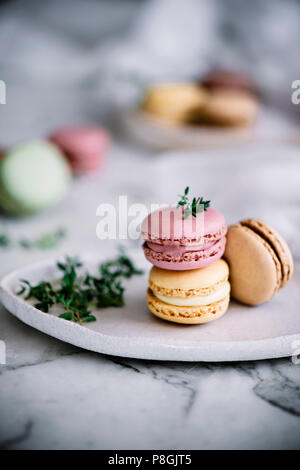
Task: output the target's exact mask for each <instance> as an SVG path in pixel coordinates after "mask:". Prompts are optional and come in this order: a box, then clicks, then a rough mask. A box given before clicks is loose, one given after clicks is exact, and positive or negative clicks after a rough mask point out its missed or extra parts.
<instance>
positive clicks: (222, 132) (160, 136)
mask: <svg viewBox="0 0 300 470" xmlns="http://www.w3.org/2000/svg"><path fill="white" fill-rule="evenodd" d="M121 120H122V123H123V126H124V128H125V129H126V131H127V132H128V134H129V135H130V136H131V137H133V138H134V139H136V140H137V141H139V142H140V143H141V144H144V145H147V146H150V147H153V148H154V149H175V148H215V147H228V146H233V145H241V144H244V143H247V142H249V141H251V140H253V139H254V138H255V130H254V128H236V129H232V128H231V129H225V128H223V129H222V128H217V129H216V128H212V127H204V126H198V127H197V126H183V125H182V126H180V125H177V126H176V125H172V124H168V123H166V122H164V121H162V120H159V119H156V118H154V117H152V116H151V115H149V114H148V113H146V112H144V111H141V110H139V109H137V108H128V109H124V110H122V112H121Z"/></svg>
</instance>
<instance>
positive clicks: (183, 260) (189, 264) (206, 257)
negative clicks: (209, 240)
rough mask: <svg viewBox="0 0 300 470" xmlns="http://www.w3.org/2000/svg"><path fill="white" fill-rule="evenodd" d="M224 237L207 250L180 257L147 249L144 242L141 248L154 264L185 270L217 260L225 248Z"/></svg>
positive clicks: (188, 253) (164, 267) (168, 268)
mask: <svg viewBox="0 0 300 470" xmlns="http://www.w3.org/2000/svg"><path fill="white" fill-rule="evenodd" d="M225 244H226V238H225V237H222V238H221V240H219V241H218V242H216V243H215V245H214V246H213V247H210V248H209V249H207V250H201V251H191V252H187V253H185V254H184V255H182V256H180V257H172V256H165V255H164V254H162V253H157V252H155V251H153V250H151V249H149V248H148V247H147V245H146V243H144V245H143V250H144V254H145V257H146V258H147V260H148V261H149V262H150V263H152V264H153V265H154V266H157V267H158V268H161V269H166V270H172V271H173V270H175V271H185V270H189V269H199V268H203V267H205V266H208V265H209V264H211V263H214V262H215V261H217V260H219V259H220V258H221V257H222V256H223V254H224V250H225Z"/></svg>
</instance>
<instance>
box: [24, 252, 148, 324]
mask: <svg viewBox="0 0 300 470" xmlns="http://www.w3.org/2000/svg"><path fill="white" fill-rule="evenodd" d="M57 267H58V269H59V271H60V272H61V277H60V278H59V279H58V280H57V281H55V282H45V281H42V282H40V283H39V284H37V285H32V284H31V283H30V282H29V281H27V280H21V285H22V287H21V290H20V291H19V292H18V294H19V295H21V294H25V300H28V299H35V300H37V301H38V302H37V303H35V304H34V306H35V307H36V308H38V309H39V310H41V311H42V312H45V313H49V311H50V309H51V307H53V306H54V305H61V306H63V308H64V310H65V311H64V313H62V314H60V315H59V317H60V318H64V319H65V320H69V321H74V322H76V323H79V324H82V323H87V322H93V321H96V317H95V316H94V315H93V314H92V312H91V307H92V306H95V307H97V308H106V307H120V306H122V305H124V287H123V285H122V278H126V279H130V278H131V277H132V276H134V275H140V274H142V273H143V271H141V270H139V269H137V268H136V267H135V266H134V264H133V262H132V261H131V259H130V258H129V257H128V256H127V255H126V253H125V252H124V250H122V251H121V252H120V254H119V256H118V257H117V258H116V259H114V260H110V261H107V262H105V263H102V264H100V266H99V275H98V276H93V275H92V274H90V273H85V274H84V275H80V274H79V272H78V270H79V269H80V268H81V267H82V263H81V262H80V260H79V259H78V258H76V257H74V258H70V257H68V256H67V257H66V259H65V262H64V263H61V262H58V263H57Z"/></svg>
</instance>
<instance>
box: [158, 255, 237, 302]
mask: <svg viewBox="0 0 300 470" xmlns="http://www.w3.org/2000/svg"><path fill="white" fill-rule="evenodd" d="M228 274H229V268H228V264H227V263H226V261H224V260H223V259H220V260H218V261H216V262H215V263H213V264H210V265H209V266H207V267H206V268H204V269H198V270H197V271H195V270H190V271H184V272H183V271H179V272H176V271H167V270H166V269H159V268H156V267H155V266H154V267H153V268H152V269H151V271H150V275H149V281H150V282H152V283H153V284H154V285H155V286H156V287H157V288H159V287H160V288H163V289H168V290H175V291H176V292H177V291H178V290H181V291H187V292H188V291H191V290H194V289H197V290H198V289H206V288H208V287H211V286H214V285H216V284H217V283H218V282H220V281H224V280H226V279H227V278H228ZM161 293H162V294H163V292H161ZM195 295H197V294H195ZM198 295H199V294H198ZM205 295H207V294H205ZM175 296H176V294H175Z"/></svg>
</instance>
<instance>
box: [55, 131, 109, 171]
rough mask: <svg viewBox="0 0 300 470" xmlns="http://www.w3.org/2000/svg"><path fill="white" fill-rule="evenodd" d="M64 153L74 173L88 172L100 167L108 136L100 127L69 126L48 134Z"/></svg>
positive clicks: (106, 148) (104, 154) (107, 144)
mask: <svg viewBox="0 0 300 470" xmlns="http://www.w3.org/2000/svg"><path fill="white" fill-rule="evenodd" d="M49 140H50V141H51V142H52V143H54V144H55V145H56V146H57V147H59V148H60V150H61V151H62V152H63V153H64V155H65V156H66V158H67V160H68V161H69V164H70V166H71V168H72V170H73V172H74V173H78V174H80V173H89V172H93V171H97V170H98V169H99V168H101V167H102V165H103V163H104V161H105V157H106V151H107V150H108V146H109V142H110V136H109V133H108V132H107V131H106V130H105V129H104V128H102V127H95V126H87V127H69V128H62V129H60V130H57V131H56V132H54V133H53V134H52V135H50V136H49Z"/></svg>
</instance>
